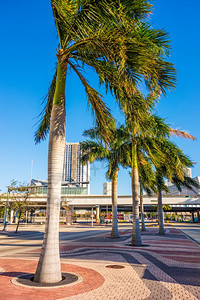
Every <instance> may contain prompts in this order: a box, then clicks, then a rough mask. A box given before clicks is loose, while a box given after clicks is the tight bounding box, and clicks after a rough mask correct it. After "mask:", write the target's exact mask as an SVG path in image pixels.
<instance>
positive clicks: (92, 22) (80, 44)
mask: <svg viewBox="0 0 200 300" xmlns="http://www.w3.org/2000/svg"><path fill="white" fill-rule="evenodd" d="M51 6H52V10H53V15H54V18H55V24H56V28H57V33H58V38H59V49H58V52H57V65H56V71H55V74H54V77H53V80H52V83H51V85H50V89H49V92H48V96H47V103H46V107H45V109H44V114H43V117H42V121H41V124H40V126H39V128H38V130H37V132H36V135H35V140H36V142H39V141H41V140H42V139H44V138H46V136H47V134H48V133H49V154H48V192H47V220H46V227H45V235H44V241H43V246H42V251H41V255H40V259H39V263H38V267H37V270H36V274H35V277H34V280H35V281H38V282H40V283H53V282H58V281H60V280H61V269H60V256H59V210H60V196H61V179H62V167H63V157H64V147H65V131H66V128H65V123H66V112H65V82H66V76H67V74H68V70H69V69H71V70H73V71H74V72H75V73H76V74H77V76H78V78H79V79H80V81H81V82H82V84H83V86H84V87H85V91H86V94H87V96H88V101H89V103H90V105H91V107H92V110H93V111H94V112H95V115H96V121H97V125H98V127H99V128H101V129H104V131H105V132H108V130H109V127H110V124H111V123H112V117H111V115H110V112H109V109H108V108H107V106H106V105H105V103H104V102H103V100H102V97H101V95H100V94H99V93H98V92H97V91H96V90H94V89H93V88H92V87H91V86H90V85H89V84H88V82H87V80H86V78H85V77H84V76H83V73H82V70H83V69H84V67H85V66H89V67H91V68H93V70H94V71H96V73H97V75H98V76H99V80H100V82H101V83H104V84H105V85H106V88H107V89H108V88H109V89H110V90H111V91H112V92H113V93H114V94H115V96H116V98H117V100H119V99H120V96H121V93H123V94H124V93H126V94H129V93H130V91H131V90H135V85H136V83H137V82H138V81H139V78H140V77H141V78H143V79H144V80H145V82H146V84H147V87H148V88H149V89H151V90H152V89H158V88H160V89H161V90H162V91H163V92H165V89H167V88H169V87H172V86H174V79H175V70H174V67H173V65H172V64H170V63H168V62H167V61H166V60H165V56H166V55H167V54H168V52H169V44H168V41H167V35H166V33H165V32H163V31H161V30H153V29H152V28H151V27H150V26H149V25H147V24H146V23H145V21H146V19H147V16H148V14H149V13H150V12H151V5H150V4H149V1H147V0H142V1H141V0H135V1H126V0H120V1H116V2H110V1H106V0H103V1H93V0H91V1H88V0H79V1H78V0H77V1H76V0H75V1H74V0H69V1H65V0H51ZM130 83H131V85H130ZM131 94H132V93H131Z"/></svg>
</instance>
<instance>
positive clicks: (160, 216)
mask: <svg viewBox="0 0 200 300" xmlns="http://www.w3.org/2000/svg"><path fill="white" fill-rule="evenodd" d="M158 222H159V234H165V229H164V222H163V208H162V191H161V190H159V193H158Z"/></svg>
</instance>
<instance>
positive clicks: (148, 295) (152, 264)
mask: <svg viewBox="0 0 200 300" xmlns="http://www.w3.org/2000/svg"><path fill="white" fill-rule="evenodd" d="M72 230H73V228H72ZM76 230H78V229H76ZM157 233H158V228H147V231H146V232H144V233H143V234H142V240H143V244H144V246H143V247H136V248H133V247H131V246H130V241H131V229H129V228H124V229H122V230H120V236H121V237H120V239H117V240H111V239H110V238H109V231H107V233H105V232H103V233H101V232H99V234H97V235H93V236H89V237H83V238H80V239H78V240H77V239H76V240H75V241H64V242H63V241H62V243H61V246H60V252H61V257H62V271H63V272H71V273H75V274H78V275H79V276H80V278H81V280H80V281H79V282H78V283H74V284H72V285H69V286H64V287H59V288H51V289H49V288H40V289H38V288H30V287H23V286H18V285H15V284H13V283H12V282H11V280H12V279H13V278H14V277H17V276H18V275H20V274H23V273H34V271H35V269H36V265H37V260H38V257H39V253H40V247H37V245H34V246H29V247H24V248H23V251H22V250H21V251H17V252H16V253H14V254H12V255H10V254H9V252H8V253H7V254H5V255H4V256H1V258H0V272H1V274H0V276H1V277H0V278H1V280H0V299H3V300H18V299H20V300H24V299H30V300H32V299H34V300H40V299H49V300H51V299H52V300H53V299H69V300H72V299H77V300H79V299H80V300H84V299H85V300H86V299H87V300H93V299H98V300H102V299H103V300H104V299H106V300H107V299H119V300H127V299H148V300H150V299H151V300H157V299H173V300H176V299H188V300H193V299H200V246H199V245H198V244H197V243H195V242H194V241H192V240H191V239H189V238H187V236H186V235H185V234H183V233H182V232H181V231H179V230H177V229H175V228H172V227H167V231H166V235H165V236H163V237H161V236H158V234H157ZM66 235H67V233H66ZM8 238H9V234H8ZM110 265H111V266H112V265H115V266H116V265H117V266H121V268H119V267H118V268H110V267H109V266H110Z"/></svg>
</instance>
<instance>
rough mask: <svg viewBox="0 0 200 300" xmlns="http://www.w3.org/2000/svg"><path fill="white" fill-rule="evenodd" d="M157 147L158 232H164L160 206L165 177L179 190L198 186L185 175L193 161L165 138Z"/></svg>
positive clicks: (164, 188) (164, 189) (166, 189)
mask: <svg viewBox="0 0 200 300" xmlns="http://www.w3.org/2000/svg"><path fill="white" fill-rule="evenodd" d="M188 138H191V136H190V137H189V135H188ZM192 138H193V137H192ZM159 149H160V151H161V152H162V154H161V156H160V162H159V164H157V163H156V164H155V167H156V182H157V189H158V221H159V234H165V229H164V218H163V207H162V191H165V192H168V188H167V187H166V185H165V178H167V179H169V180H170V181H171V182H172V183H173V184H175V186H177V188H178V189H179V190H181V189H182V187H184V186H187V187H188V188H189V189H193V187H198V183H197V182H196V181H194V180H193V179H192V178H188V177H187V176H186V175H185V170H186V167H192V166H193V163H192V162H191V160H190V159H189V158H188V157H187V156H186V155H185V154H184V153H183V152H182V151H181V149H180V148H179V147H177V146H176V145H175V144H173V143H172V142H171V141H169V140H167V139H162V140H160V141H159Z"/></svg>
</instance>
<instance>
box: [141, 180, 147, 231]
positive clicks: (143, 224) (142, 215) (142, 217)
mask: <svg viewBox="0 0 200 300" xmlns="http://www.w3.org/2000/svg"><path fill="white" fill-rule="evenodd" d="M140 213H141V223H142V231H145V230H146V227H145V222H144V205H143V191H142V185H141V184H140Z"/></svg>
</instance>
